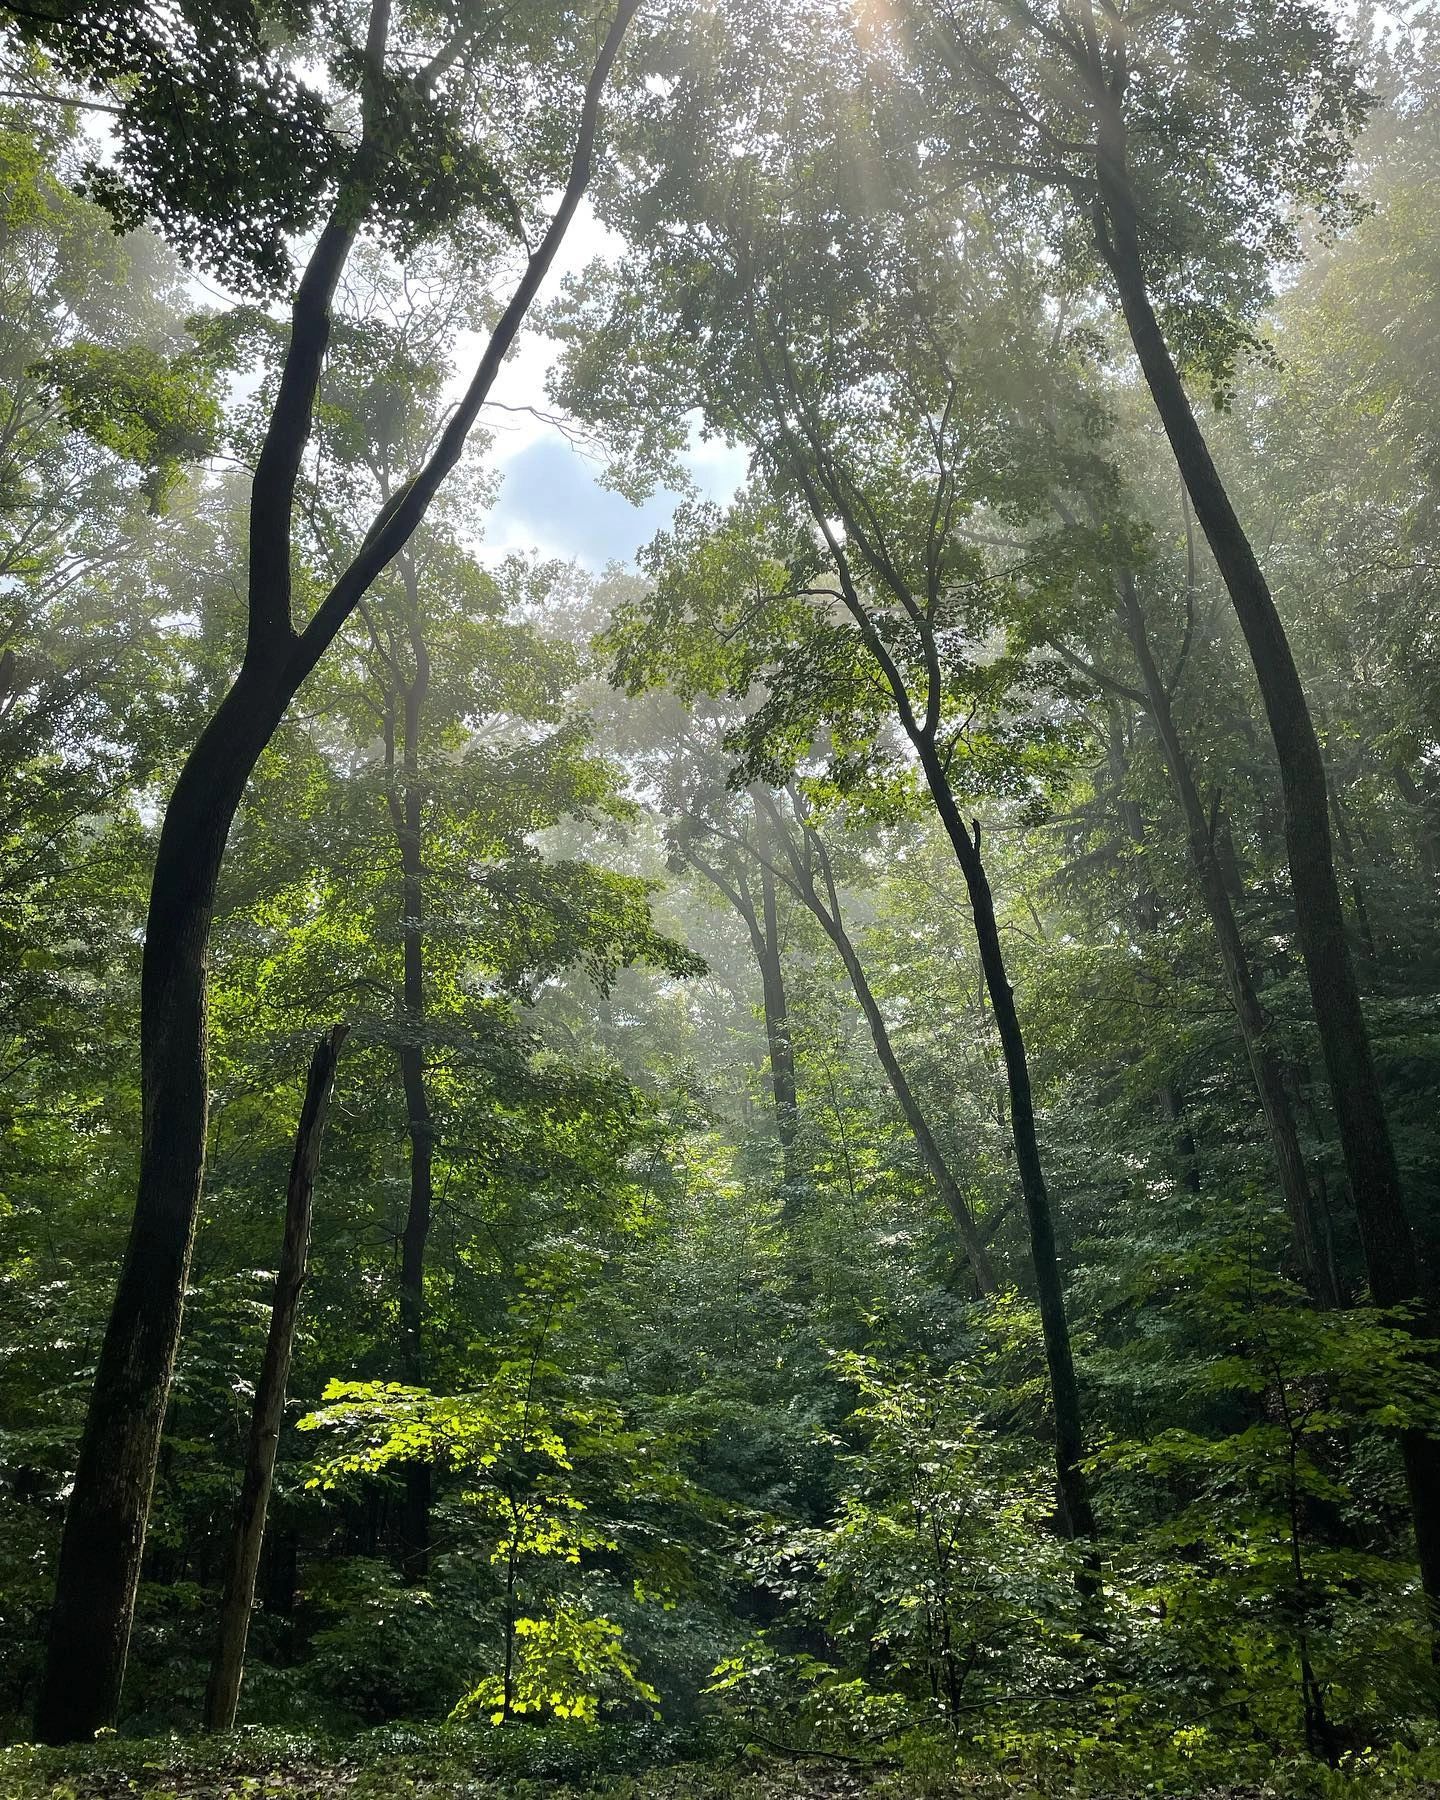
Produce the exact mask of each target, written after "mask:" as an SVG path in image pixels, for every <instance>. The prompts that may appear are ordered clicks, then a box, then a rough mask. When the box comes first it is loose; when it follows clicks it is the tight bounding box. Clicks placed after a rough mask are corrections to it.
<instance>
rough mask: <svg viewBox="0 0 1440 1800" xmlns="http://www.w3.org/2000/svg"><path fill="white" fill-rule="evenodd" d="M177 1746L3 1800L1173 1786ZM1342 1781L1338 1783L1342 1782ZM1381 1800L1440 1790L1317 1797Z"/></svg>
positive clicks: (914, 1799) (842, 1799)
mask: <svg viewBox="0 0 1440 1800" xmlns="http://www.w3.org/2000/svg"><path fill="white" fill-rule="evenodd" d="M195 1750H196V1746H195V1745H194V1744H193V1743H192V1744H182V1743H179V1742H178V1741H176V1740H169V1741H168V1742H167V1741H159V1742H154V1743H149V1744H146V1743H129V1744H121V1743H111V1744H108V1745H97V1746H96V1747H95V1750H93V1751H90V1750H86V1751H82V1752H76V1753H67V1752H63V1751H52V1750H37V1749H34V1748H29V1747H18V1748H14V1749H10V1750H5V1749H0V1800H330V1797H331V1796H334V1797H335V1800H540V1797H541V1796H552V1797H553V1800H1055V1797H1057V1796H1063V1795H1065V1794H1076V1793H1079V1792H1081V1791H1083V1792H1084V1794H1085V1795H1086V1796H1087V1800H1149V1797H1150V1796H1153V1795H1155V1794H1156V1793H1157V1792H1163V1793H1165V1794H1167V1795H1178V1793H1179V1790H1176V1789H1174V1788H1172V1787H1170V1786H1168V1785H1167V1786H1165V1787H1164V1788H1161V1789H1157V1788H1156V1787H1154V1786H1147V1787H1144V1788H1142V1789H1141V1790H1138V1791H1137V1790H1135V1789H1133V1788H1132V1789H1128V1790H1126V1791H1124V1792H1121V1791H1119V1790H1115V1789H1110V1790H1106V1789H1102V1788H1097V1787H1095V1786H1093V1785H1090V1784H1088V1783H1087V1784H1085V1785H1084V1787H1083V1790H1082V1789H1080V1788H1075V1787H1072V1786H1070V1785H1069V1784H1068V1783H1067V1782H1064V1781H1056V1780H1054V1779H1046V1778H1045V1777H1044V1776H1039V1777H1034V1778H1022V1777H1010V1776H1001V1775H998V1774H985V1773H983V1772H976V1773H969V1774H955V1775H946V1776H938V1777H937V1776H923V1777H922V1776H913V1775H909V1774H903V1773H899V1772H897V1771H894V1770H886V1769H869V1768H852V1767H848V1766H845V1765H843V1764H841V1763H840V1762H838V1761H827V1760H822V1759H820V1758H818V1757H817V1758H805V1759H798V1758H797V1759H795V1760H790V1761H781V1760H778V1759H774V1760H767V1761H763V1762H757V1761H755V1760H753V1759H746V1760H737V1761H730V1762H727V1763H724V1764H716V1763H681V1764H675V1765H672V1766H670V1767H666V1768H659V1769H652V1770H649V1771H646V1772H644V1773H641V1774H636V1775H622V1776H596V1777H592V1778H591V1779H589V1780H586V1779H578V1780H563V1779H561V1778H559V1777H557V1776H555V1775H539V1774H519V1773H505V1774H495V1773H493V1772H486V1771H483V1770H481V1769H479V1768H477V1767H475V1766H474V1765H473V1763H472V1764H471V1765H470V1766H469V1767H467V1766H466V1765H465V1761H464V1759H461V1758H447V1757H444V1756H440V1757H422V1756H417V1755H413V1754H409V1755H406V1754H399V1755H395V1756H393V1757H381V1758H364V1759H358V1758H357V1759H354V1760H351V1759H347V1758H345V1757H343V1756H338V1757H335V1756H319V1755H316V1756H311V1757H308V1758H307V1756H306V1755H305V1754H304V1752H303V1750H302V1749H301V1747H300V1746H299V1745H298V1744H297V1745H296V1752H297V1753H296V1754H295V1755H294V1756H290V1755H286V1756H284V1757H279V1756H276V1755H275V1754H273V1753H267V1754H263V1755H257V1756H246V1755H241V1756H235V1755H228V1756H220V1757H214V1756H207V1755H206V1754H204V1753H203V1752H202V1753H201V1754H199V1755H197V1754H195ZM1332 1780H1333V1778H1332ZM1296 1791H1297V1790H1296V1789H1295V1788H1294V1787H1293V1786H1290V1785H1289V1784H1288V1783H1286V1784H1285V1785H1283V1786H1281V1787H1273V1786H1270V1785H1268V1784H1262V1785H1260V1786H1255V1785H1253V1784H1247V1785H1241V1786H1222V1787H1215V1786H1208V1787H1196V1788H1194V1789H1192V1790H1189V1792H1188V1795H1187V1797H1186V1800H1281V1797H1282V1796H1288V1795H1293V1794H1295V1793H1296ZM1310 1791H1311V1792H1312V1793H1313V1794H1314V1795H1315V1796H1316V1800H1321V1797H1322V1796H1323V1797H1324V1800H1329V1796H1331V1795H1336V1796H1338V1795H1341V1794H1344V1795H1346V1796H1352V1795H1353V1796H1354V1800H1369V1796H1370V1795H1371V1794H1375V1795H1379V1794H1382V1793H1383V1795H1384V1796H1385V1800H1440V1782H1421V1783H1418V1784H1415V1785H1413V1786H1411V1785H1406V1786H1403V1787H1397V1786H1392V1785H1391V1784H1390V1783H1389V1782H1386V1783H1384V1784H1383V1786H1382V1787H1379V1788H1372V1787H1371V1786H1370V1784H1369V1783H1367V1782H1365V1781H1364V1780H1363V1778H1362V1779H1360V1780H1358V1781H1356V1782H1354V1783H1353V1784H1352V1783H1351V1782H1346V1783H1344V1784H1343V1786H1342V1785H1339V1784H1337V1785H1331V1782H1330V1781H1326V1780H1324V1779H1323V1778H1321V1780H1320V1783H1319V1785H1317V1786H1316V1787H1315V1788H1314V1789H1312V1790H1310Z"/></svg>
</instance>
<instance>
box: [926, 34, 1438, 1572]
mask: <svg viewBox="0 0 1440 1800" xmlns="http://www.w3.org/2000/svg"><path fill="white" fill-rule="evenodd" d="M907 22H908V23H907V29H908V30H909V31H910V32H912V33H914V34H915V35H914V36H913V37H912V39H911V42H912V44H914V45H915V46H916V47H917V48H918V49H919V51H920V54H919V56H918V57H917V59H916V61H915V63H914V64H913V65H912V66H913V67H914V68H916V69H917V70H918V69H920V68H922V67H925V68H928V67H929V63H930V58H931V57H932V56H936V57H938V58H939V59H940V60H941V66H942V67H943V68H944V69H945V71H946V74H947V76H948V78H949V79H950V80H951V81H952V82H953V84H954V86H953V93H952V94H951V96H950V98H949V101H948V103H947V104H945V106H944V115H943V116H944V123H943V126H942V128H941V129H942V131H943V135H944V140H945V145H946V151H945V158H944V160H945V163H946V166H947V167H948V168H950V169H951V170H953V171H955V172H956V173H957V174H958V175H959V176H960V178H961V179H966V178H969V179H972V180H973V179H983V178H986V177H1007V178H1010V179H1011V180H1013V181H1016V182H1019V183H1022V184H1026V186H1027V190H1028V189H1039V190H1040V191H1042V192H1044V191H1047V190H1048V191H1050V192H1053V193H1057V194H1059V195H1060V196H1061V197H1062V199H1064V200H1065V201H1067V202H1068V203H1069V206H1068V211H1067V212H1066V214H1065V218H1064V223H1063V224H1062V225H1061V226H1060V230H1061V232H1062V235H1063V234H1068V237H1069V240H1070V245H1071V247H1072V249H1073V244H1074V239H1075V236H1076V234H1077V232H1081V231H1083V232H1085V233H1087V235H1088V239H1089V252H1090V254H1093V255H1096V256H1098V258H1099V261H1100V263H1101V265H1102V266H1103V267H1104V269H1105V270H1106V271H1107V272H1108V274H1109V277H1110V280H1111V282H1112V283H1113V284H1114V291H1115V293H1116V294H1117V295H1118V298H1119V302H1120V308H1121V312H1122V314H1123V316H1124V320H1125V325H1126V329H1127V331H1128V333H1129V336H1130V340H1131V343H1132V345H1133V347H1134V350H1135V354H1136V357H1137V359H1138V361H1139V364H1140V368H1141V372H1142V374H1143V376H1144V378H1145V382H1146V385H1147V386H1148V388H1149V390H1150V394H1151V397H1152V399H1153V401H1154V404H1155V408H1156V411H1157V413H1158V415H1159V417H1160V421H1161V423H1162V425H1163V426H1164V429H1165V434H1166V437H1167V438H1168V440H1169V442H1170V446H1171V449H1172V450H1173V452H1174V455H1175V459H1176V462H1177V464H1178V466H1179V469H1180V473H1181V476H1182V478H1183V480H1184V482H1185V486H1186V490H1187V492H1188V494H1189V496H1190V500H1191V503H1192V505H1193V506H1194V509H1195V516H1196V519H1197V520H1198V522H1199V525H1200V528H1201V530H1202V531H1203V532H1204V534H1205V538H1206V541H1207V543H1208V544H1209V546H1210V550H1211V554H1212V555H1213V556H1214V558H1215V562H1216V566H1217V567H1218V569H1219V571H1220V575H1221V578H1222V579H1223V581H1224V583H1225V586H1226V589H1227V591H1228V593H1229V595H1230V599H1231V602H1232V604H1233V606H1234V609H1235V616H1236V618H1237V619H1238V620H1239V623H1240V628H1241V631H1242V632H1243V634H1244V637H1245V641H1246V644H1247V646H1248V648H1249V652H1250V659H1251V663H1252V665H1253V668H1254V671H1255V676H1256V680H1257V682H1258V684H1259V688H1260V693H1261V697H1262V699H1263V701H1264V706H1265V713H1266V718H1267V720H1268V722H1269V726H1270V732H1271V736H1272V738H1273V740H1274V744H1275V750H1276V755H1277V758H1278V761H1279V767H1280V777H1281V783H1282V787H1283V792H1284V797H1285V829H1286V842H1287V846H1288V854H1289V864H1290V879H1291V885H1292V888H1293V892H1294V896H1295V908H1296V921H1297V927H1298V933H1299V938H1300V945H1301V950H1302V953H1303V956H1304V959H1305V968H1306V973H1307V976H1308V979H1309V982H1310V989H1311V995H1312V999H1313V1003H1314V1009H1315V1018H1316V1023H1317V1026H1318V1028H1319V1032H1320V1041H1321V1045H1322V1049H1323V1052H1324V1057H1325V1063H1326V1068H1327V1071H1328V1074H1329V1079H1330V1087H1331V1093H1332V1096H1333V1102H1334V1106H1335V1114H1336V1119H1337V1122H1338V1124H1339V1129H1340V1136H1341V1142H1342V1144H1343V1146H1344V1151H1345V1162H1346V1170H1347V1174H1348V1177H1349V1183H1350V1190H1351V1193H1352V1195H1353V1198H1354V1202H1355V1208H1356V1214H1357V1217H1358V1219H1359V1222H1360V1231H1361V1237H1362V1241H1363V1243H1364V1246H1365V1254H1366V1262H1367V1268H1368V1272H1369V1277H1370V1287H1371V1291H1372V1293H1373V1295H1374V1297H1375V1299H1376V1301H1377V1302H1378V1303H1379V1304H1380V1305H1382V1306H1402V1307H1409V1308H1411V1309H1412V1317H1413V1318H1414V1322H1415V1326H1416V1329H1417V1331H1422V1332H1423V1331H1424V1330H1425V1329H1426V1326H1425V1324H1424V1322H1423V1320H1422V1319H1421V1317H1420V1314H1419V1312H1418V1310H1415V1309H1417V1308H1418V1306H1419V1303H1420V1300H1421V1282H1420V1269H1419V1263H1418V1258H1417V1253H1416V1248H1415V1243H1414V1238H1413V1233H1412V1230H1411V1225H1410V1222H1409V1219H1408V1217H1407V1215H1406V1211H1405V1203H1404V1193H1403V1188H1402V1183H1401V1178H1400V1170H1399V1164H1398V1162H1397V1160H1396V1157H1395V1151H1394V1146H1393V1143H1392V1140H1391V1136H1390V1129H1389V1125H1388V1123H1387V1120H1386V1113H1385V1104H1384V1096H1383V1094H1382V1092H1381V1087H1380V1081H1379V1077H1378V1075H1377V1073H1376V1068H1375V1059H1374V1055H1373V1053H1372V1050H1371V1045H1370V1038H1369V1032H1368V1028H1367V1026H1366V1022H1365V1015H1364V1011H1363V1009H1362V1006H1361V1001H1360V989H1359V984H1358V981H1357V978H1356V974H1355V968H1354V961H1353V958H1352V955H1351V950H1350V943H1349V937H1348V933H1347V928H1346V922H1345V913H1344V907H1343V904H1342V900H1341V893H1340V884H1339V881H1338V879H1337V876H1336V872H1335V856H1334V850H1333V846H1332V840H1331V826H1330V812H1331V806H1330V787H1329V783H1328V781H1327V779H1326V771H1325V766H1324V761H1323V758H1322V755H1321V751H1320V743H1319V739H1318V737H1317V735H1316V732H1315V726H1314V722H1313V719H1312V717H1311V710H1310V706H1309V703H1308V700H1307V697H1306V693H1305V689H1304V686H1303V684H1302V682H1301V678H1300V674H1299V670H1298V669H1297V667H1296V664H1295V659H1294V656H1293V654H1292V652H1291V648H1290V643H1289V639H1288V637H1287V635H1286V630H1285V625H1284V622H1283V621H1282V619H1281V616H1280V613H1279V611H1278V609H1277V608H1276V605H1275V602H1274V599H1273V596H1272V595H1271V592H1270V588H1269V585H1268V584H1267V582H1266V579H1265V576H1264V574H1263V572H1262V570H1261V567H1260V562H1259V559H1258V557H1257V556H1256V553H1255V550H1254V547H1253V545H1252V544H1251V541H1250V538H1249V536H1248V534H1247V532H1246V530H1245V527H1244V525H1243V524H1242V522H1241V519H1240V517H1239V514H1238V513H1237V511H1236V508H1235V506H1234V504H1233V503H1232V500H1231V497H1230V494H1229V492H1228V490H1227V487H1226V485H1225V482H1224V481H1223V479H1222V477H1221V475H1220V473H1219V471H1218V470H1217V468H1216V465H1215V462H1214V459H1213V457H1212V455H1211V452H1210V447H1209V445H1208V444H1207V442H1206V439H1205V435H1204V433H1203V432H1202V430H1201V428H1200V425H1199V423H1198V421H1197V419H1196V416H1195V411H1194V408H1193V406H1192V404H1191V401H1190V398H1189V395H1188V394H1187V392H1186V389H1185V384H1184V381H1183V379H1182V369H1183V368H1185V367H1189V368H1190V369H1191V370H1192V371H1194V372H1197V373H1199V374H1200V375H1202V376H1203V377H1204V378H1206V379H1208V380H1209V381H1210V382H1211V384H1212V385H1213V386H1214V387H1215V388H1216V389H1217V390H1218V391H1219V392H1221V393H1222V394H1223V393H1224V391H1225V390H1226V388H1227V386H1228V385H1229V383H1230V382H1231V380H1232V379H1233V375H1234V369H1235V363H1236V358H1237V356H1239V355H1240V354H1242V353H1243V352H1244V350H1245V349H1246V347H1247V345H1248V344H1249V343H1250V342H1251V339H1250V336H1249V332H1248V322H1249V320H1251V319H1252V318H1253V316H1254V313H1255V311H1256V309H1257V307H1258V305H1259V304H1260V303H1261V302H1262V301H1263V299H1264V298H1265V296H1266V293H1267V290H1268V284H1269V281H1270V276H1271V270H1272V269H1273V268H1274V266H1275V264H1276V262H1277V260H1279V259H1281V258H1284V257H1287V256H1291V255H1293V254H1294V252H1295V249H1296V245H1297V238H1296V223H1295V216H1294V211H1293V202H1294V201H1295V200H1298V199H1301V198H1303V199H1305V200H1308V201H1309V202H1310V203H1311V204H1312V205H1316V206H1318V207H1319V209H1320V210H1321V211H1322V213H1324V214H1327V215H1328V216H1329V218H1330V219H1331V220H1332V221H1337V220H1343V219H1344V218H1345V217H1346V216H1347V210H1348V208H1347V201H1346V197H1345V195H1344V192H1343V181H1344V176H1345V170H1346V163H1347V158H1348V155H1349V148H1350V143H1351V140H1352V137H1353V135H1354V133H1355V131H1356V129H1357V128H1358V126H1359V125H1360V123H1361V121H1362V120H1363V118H1364V116H1365V112H1366V110H1367V106H1368V100H1367V97H1366V95H1365V93H1364V91H1363V89H1362V87H1361V85H1360V81H1359V75H1358V70H1357V68H1356V66H1355V61H1354V58H1353V56H1352V54H1351V52H1350V51H1349V49H1348V47H1347V46H1346V45H1345V44H1344V42H1343V40H1342V38H1341V35H1340V30H1339V26H1338V25H1337V23H1336V21H1335V19H1334V16H1333V15H1332V14H1330V13H1329V12H1328V11H1327V10H1326V9H1324V8H1322V7H1320V6H1319V5H1303V6H1293V7H1283V8H1282V7H1279V6H1276V5H1274V4H1273V3H1272V0H1259V3H1258V4H1256V5H1255V6H1253V7H1247V8H1244V9H1243V10H1242V11H1241V12H1239V13H1236V12H1234V11H1232V13H1231V14H1230V15H1228V16H1227V17H1226V18H1225V19H1224V21H1223V23H1222V22H1221V21H1220V20H1219V19H1218V18H1217V17H1216V15H1215V13H1214V11H1213V9H1211V8H1206V7H1203V6H1198V5H1189V4H1184V5H1174V6H1168V7H1165V8H1161V9H1153V10H1151V9H1144V10H1142V9H1139V8H1125V7H1121V6H1102V7H1100V8H1099V9H1096V8H1095V7H1094V6H1092V5H1091V3H1090V0H1075V4H1063V3H1057V4H1055V5H1053V6H1046V7H1044V8H1034V7H1031V6H1029V5H1022V4H1010V3H1009V0H1001V3H1000V4H996V5H991V4H989V3H988V0H983V3H981V4H978V5H975V6H973V7H972V6H956V7H948V6H942V7H939V8H936V9H935V11H934V12H933V13H930V12H928V11H925V12H920V11H912V12H911V13H909V14H908V15H907ZM1177 68H1178V69H1180V70H1181V71H1182V72H1183V73H1182V77H1181V81H1182V86H1181V88H1180V89H1179V90H1178V91H1177V90H1176V88H1175V87H1174V86H1173V85H1172V77H1171V73H1170V72H1171V71H1172V70H1175V69H1177ZM1202 71H1203V76H1202V73H1201V72H1202ZM1403 1449H1404V1456H1405V1463H1406V1469H1407V1472H1408V1478H1409V1481H1410V1484H1411V1489H1412V1494H1413V1498H1414V1511H1415V1529H1416V1534H1417V1540H1418V1542H1419V1544H1420V1555H1421V1563H1422V1567H1423V1569H1424V1571H1425V1577H1424V1579H1425V1591H1426V1595H1427V1597H1428V1599H1429V1601H1430V1603H1431V1605H1432V1606H1434V1605H1436V1604H1440V1445H1436V1444H1434V1443H1432V1442H1431V1441H1430V1440H1429V1439H1428V1438H1427V1437H1425V1436H1424V1435H1423V1434H1421V1433H1416V1432H1409V1433H1407V1434H1406V1436H1405V1438H1404V1444H1403Z"/></svg>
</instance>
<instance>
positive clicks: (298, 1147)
mask: <svg viewBox="0 0 1440 1800" xmlns="http://www.w3.org/2000/svg"><path fill="white" fill-rule="evenodd" d="M349 1029H350V1028H349V1026H348V1025H333V1026H332V1027H331V1028H330V1030H329V1032H328V1033H327V1034H326V1035H325V1036H324V1037H323V1038H321V1040H320V1042H319V1043H318V1044H317V1045H316V1046H315V1054H314V1055H313V1056H312V1057H311V1059H310V1074H309V1076H308V1078H307V1080H306V1083H305V1102H304V1105H303V1106H302V1107H301V1109H300V1123H299V1125H298V1127H297V1128H296V1132H295V1154H294V1156H293V1158H292V1159H291V1163H290V1183H289V1187H288V1189H287V1191H286V1196H285V1237H284V1241H283V1243H282V1244H281V1248H280V1269H279V1272H278V1274H277V1275H276V1277H275V1301H274V1305H273V1306H272V1308H271V1311H270V1335H269V1337H268V1338H267V1340H266V1343H265V1360H264V1362H263V1363H262V1364H261V1367H260V1379H259V1381H258V1382H257V1383H256V1387H255V1407H254V1411H253V1412H252V1414H251V1417H250V1439H249V1442H248V1444H247V1445H246V1449H245V1475H244V1479H243V1481H242V1483H241V1487H240V1505H239V1508H238V1509H237V1512H236V1516H235V1535H234V1537H233V1539H232V1540H231V1545H230V1556H229V1561H228V1563H227V1566H226V1570H225V1595H224V1598H223V1600H222V1601H221V1603H220V1635H219V1637H218V1639H217V1640H216V1644H215V1658H214V1661H213V1662H212V1664H211V1666H210V1685H209V1687H208V1688H207V1689H206V1691H205V1729H206V1730H207V1731H229V1730H230V1728H231V1726H233V1725H234V1723H235V1708H236V1706H237V1704H238V1703H239V1699H240V1678H241V1675H242V1674H243V1672H244V1668H245V1639H246V1637H247V1635H248V1633H249V1630H250V1609H251V1607H252V1606H253V1605H254V1603H255V1574H256V1570H257V1569H258V1568H259V1566H260V1546H261V1542H262V1541H263V1539H264V1536H265V1514H266V1511H267V1509H268V1508H269V1505H270V1489H271V1485H272V1483H273V1481H274V1477H275V1453H276V1451H277V1450H278V1448H279V1445H280V1425H281V1421H282V1419H283V1418H284V1414H285V1384H286V1382H287V1380H288V1379H289V1375H290V1352H291V1350H292V1348H293V1347H294V1343H295V1322H296V1319H297V1317H298V1315H299V1311H300V1289H301V1288H302V1287H303V1285H304V1282H305V1264H306V1260H307V1258H308V1256H309V1253H310V1215H311V1210H312V1205H313V1201H314V1197H315V1174H316V1171H317V1169H318V1168H319V1166H320V1146H321V1144H322V1143H323V1141H324V1138H325V1120H326V1117H327V1115H328V1113H329V1111H330V1096H331V1095H332V1094H333V1093H334V1091H335V1069H336V1065H337V1063H338V1062H339V1059H340V1046H341V1045H342V1044H343V1043H344V1041H345V1038H346V1035H347V1033H348V1032H349Z"/></svg>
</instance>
